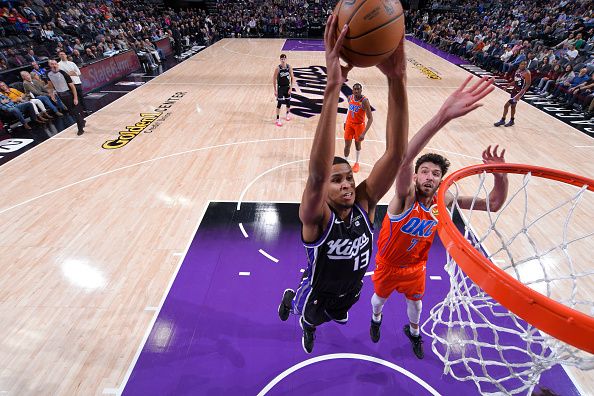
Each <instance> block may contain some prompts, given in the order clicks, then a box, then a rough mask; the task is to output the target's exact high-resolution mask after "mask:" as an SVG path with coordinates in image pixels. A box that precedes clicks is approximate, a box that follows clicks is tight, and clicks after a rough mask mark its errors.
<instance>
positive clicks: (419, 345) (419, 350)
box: [404, 324, 425, 359]
mask: <svg viewBox="0 0 594 396" xmlns="http://www.w3.org/2000/svg"><path fill="white" fill-rule="evenodd" d="M404 334H406V336H407V337H408V339H409V340H410V342H411V344H412V348H413V352H414V353H415V355H416V356H417V357H418V358H419V359H423V358H424V357H425V352H423V337H421V334H420V333H419V336H418V337H415V336H414V335H412V334H411V333H410V325H409V324H407V325H405V326H404Z"/></svg>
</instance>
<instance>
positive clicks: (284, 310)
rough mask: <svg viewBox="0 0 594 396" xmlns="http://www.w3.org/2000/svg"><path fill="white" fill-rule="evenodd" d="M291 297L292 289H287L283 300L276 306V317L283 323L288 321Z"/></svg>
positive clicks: (293, 294) (293, 293) (293, 295)
mask: <svg viewBox="0 0 594 396" xmlns="http://www.w3.org/2000/svg"><path fill="white" fill-rule="evenodd" d="M293 297H295V292H294V291H293V289H287V290H285V292H284V293H283V300H282V301H281V303H280V305H279V306H278V317H279V318H280V320H282V321H283V322H284V321H286V320H287V319H289V314H290V313H291V308H292V307H291V301H293Z"/></svg>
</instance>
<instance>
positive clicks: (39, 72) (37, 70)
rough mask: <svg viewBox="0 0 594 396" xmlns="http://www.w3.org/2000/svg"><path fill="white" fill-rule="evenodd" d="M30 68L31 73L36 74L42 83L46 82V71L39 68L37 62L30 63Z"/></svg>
mask: <svg viewBox="0 0 594 396" xmlns="http://www.w3.org/2000/svg"><path fill="white" fill-rule="evenodd" d="M31 67H33V70H32V71H31V73H33V74H37V75H38V76H39V77H40V78H41V79H42V80H43V81H47V71H46V70H45V68H43V67H41V66H39V63H37V62H31Z"/></svg>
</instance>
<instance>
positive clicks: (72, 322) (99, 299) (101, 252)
mask: <svg viewBox="0 0 594 396" xmlns="http://www.w3.org/2000/svg"><path fill="white" fill-rule="evenodd" d="M283 42H284V40H249V39H237V40H230V39H229V40H223V41H221V42H218V43H217V44H215V45H213V46H212V47H209V48H207V49H206V50H204V51H202V52H201V53H199V54H197V55H196V56H194V57H192V58H190V59H188V60H187V61H185V62H183V63H182V64H180V65H179V66H177V67H175V68H173V69H171V70H169V71H167V72H166V73H165V74H164V75H162V76H160V77H159V78H156V79H154V80H152V81H150V82H149V83H147V84H145V85H144V86H142V87H140V88H138V89H136V90H134V91H133V92H131V93H130V94H128V95H125V96H124V97H122V98H121V99H119V100H117V101H116V102H114V103H113V104H111V105H109V106H107V107H105V108H104V109H102V110H101V111H99V112H97V113H96V114H93V115H92V116H91V117H89V118H88V120H87V122H88V124H87V127H86V128H85V130H86V131H87V133H85V134H84V135H83V136H82V137H77V136H76V131H75V129H73V128H70V129H68V130H66V131H64V132H62V133H61V134H59V135H57V136H56V137H53V138H51V139H49V140H48V141H46V142H45V143H43V144H41V145H40V146H39V147H36V148H35V149H33V150H30V151H28V152H26V153H25V154H23V155H22V156H20V157H18V158H16V159H14V160H12V161H10V162H9V163H8V164H6V165H4V166H2V167H0V177H1V180H2V182H3V184H4V186H3V188H2V194H1V196H0V257H1V265H0V317H1V318H2V326H1V329H0V394H4V393H3V392H6V394H9V395H23V394H32V395H38V394H52V395H55V394H64V395H72V394H85V395H88V394H103V393H104V392H105V393H117V392H118V389H121V387H122V385H123V384H122V381H123V380H124V378H125V376H126V373H127V371H128V370H129V368H130V365H131V364H132V363H133V360H134V358H135V355H136V353H137V351H138V349H139V347H140V346H141V345H140V344H141V342H142V340H143V337H144V335H145V333H146V331H147V328H148V326H149V325H150V323H151V321H152V319H153V317H154V315H155V314H156V313H155V310H156V309H157V308H158V307H159V306H160V304H161V302H162V300H163V298H164V293H165V292H166V290H167V288H168V285H169V284H170V282H171V280H172V276H173V275H174V273H175V271H176V268H177V266H178V264H179V262H180V260H181V259H182V258H183V257H181V255H183V253H184V252H185V250H186V249H187V246H188V243H189V241H190V240H191V238H192V237H193V232H194V231H195V229H196V227H197V224H198V222H199V221H200V219H201V216H202V214H203V212H204V210H205V207H206V205H207V203H208V201H209V200H231V201H237V200H240V199H243V200H252V201H299V199H300V196H301V192H302V188H303V185H304V181H305V177H306V171H307V158H308V153H309V149H310V145H311V138H312V137H313V132H314V130H315V125H316V122H317V117H315V116H314V117H311V118H304V117H295V118H294V119H293V120H292V121H290V122H288V123H286V124H285V125H284V126H283V127H282V128H278V127H276V126H275V125H274V124H273V115H274V108H275V103H274V101H273V87H272V73H273V70H274V68H275V67H276V65H277V64H278V55H279V53H280V50H281V48H282V46H283ZM407 56H408V57H409V58H411V59H414V61H415V63H417V64H421V65H423V66H425V67H428V68H431V69H432V70H434V71H435V72H437V73H438V74H439V75H440V76H441V79H440V80H434V79H429V78H427V77H426V76H425V75H424V74H423V73H421V71H420V70H419V69H418V68H415V67H413V63H412V62H409V64H408V95H409V106H410V130H411V135H412V134H413V133H414V132H415V131H416V130H418V129H419V128H420V127H421V126H422V124H423V123H424V122H426V121H427V120H428V119H429V118H430V117H431V116H432V115H433V114H434V113H435V112H437V110H438V109H439V107H440V105H441V103H442V102H443V100H444V99H445V98H446V97H447V95H448V94H449V93H450V92H451V91H452V90H453V89H454V88H456V87H457V86H458V85H459V84H460V83H461V82H462V80H463V79H464V78H465V77H466V76H467V73H466V72H465V71H463V70H462V69H460V68H457V67H456V66H454V65H451V64H450V63H448V62H446V61H445V60H443V59H441V58H439V57H437V56H435V55H432V54H430V53H429V52H427V51H426V50H423V49H421V48H419V47H417V46H415V45H414V44H411V43H407ZM288 62H289V63H290V64H291V65H292V66H293V67H295V68H307V67H310V66H312V65H323V64H324V63H323V62H324V57H323V53H322V52H288ZM315 70H318V69H315ZM302 72H303V76H307V74H306V73H308V72H310V73H311V72H312V71H311V69H310V70H309V71H308V70H302ZM314 74H315V73H314ZM355 81H358V82H361V83H362V84H363V87H364V88H363V89H364V91H363V92H364V94H365V95H366V96H367V97H369V99H370V101H371V104H372V105H373V106H374V107H375V109H376V111H375V113H374V124H373V126H372V128H371V131H370V133H369V134H368V135H367V140H366V142H365V143H364V148H363V154H362V158H361V160H362V162H363V163H365V164H373V163H374V162H375V160H376V159H377V158H378V157H379V155H380V153H381V152H382V151H383V148H384V144H383V140H384V131H385V117H386V107H387V100H386V99H387V96H386V95H387V92H386V84H385V81H384V79H383V77H382V75H381V74H380V73H379V71H377V70H376V69H356V70H353V71H352V72H351V80H350V81H349V85H350V86H352V84H353V83H354V82H355ZM182 93H183V94H182ZM301 94H302V96H308V97H310V98H311V99H321V96H320V95H315V93H307V94H304V93H303V92H301ZM506 98H507V94H505V93H504V92H502V91H497V92H494V93H493V94H491V95H490V96H489V97H488V98H487V99H486V100H485V101H484V104H485V106H484V107H482V108H481V109H479V110H477V111H475V112H473V113H472V114H470V115H468V116H466V117H465V118H463V119H461V120H458V121H455V122H452V123H451V124H449V125H447V126H446V127H445V128H444V130H443V131H442V132H441V133H440V134H439V135H437V136H436V137H435V138H434V139H433V141H432V142H431V143H430V144H429V146H430V148H432V149H434V150H440V152H442V153H445V154H447V156H448V157H449V159H450V160H451V162H452V168H453V169H457V168H459V167H462V166H467V165H471V164H475V163H478V162H479V158H480V153H481V151H482V150H483V149H484V148H485V147H486V146H487V145H489V144H500V145H502V146H504V147H506V148H507V149H508V154H507V159H508V161H509V162H518V163H531V164H535V165H541V166H547V167H552V168H558V169H562V170H566V171H569V172H574V173H579V174H583V175H587V176H588V175H589V176H591V175H593V174H594V164H593V163H592V161H591V158H592V153H593V149H594V143H593V142H592V140H591V139H590V138H588V137H587V136H585V135H583V134H581V133H579V132H578V131H575V130H574V129H572V128H570V127H568V126H566V125H564V124H562V123H560V122H558V121H556V120H555V119H553V118H551V117H549V116H546V115H545V114H543V113H542V112H540V111H538V110H536V109H534V108H532V107H531V106H529V105H526V104H520V105H519V106H518V110H519V112H518V115H517V118H516V122H517V124H516V126H515V127H513V128H505V129H504V128H499V129H496V128H494V127H493V126H492V123H493V122H494V121H496V120H497V119H498V118H499V117H500V111H501V107H502V105H503V103H504V101H505V100H506ZM160 106H161V107H160ZM341 106H342V107H344V103H343V104H341ZM313 107H315V106H313ZM156 109H160V110H161V112H162V113H163V114H161V115H159V117H157V118H156V119H154V120H153V118H154V117H155V115H154V113H155V110H156ZM165 110H166V111H165ZM141 114H142V115H141ZM147 114H148V115H147ZM150 114H153V115H152V116H151V115H150ZM151 117H153V118H151ZM142 120H144V124H142V123H141V121H142ZM151 120H152V121H151ZM149 121H150V122H152V123H151V124H149ZM338 122H339V123H342V117H340V116H339V121H338ZM136 123H141V125H140V126H139V127H137V128H142V127H143V126H146V129H145V130H144V132H140V133H138V134H137V135H136V134H135V133H132V134H130V133H123V136H124V137H126V138H127V139H129V138H132V137H134V138H133V139H132V140H129V141H127V144H125V145H124V146H123V147H120V148H116V149H104V148H102V145H104V144H105V142H107V141H112V140H115V139H117V138H118V136H119V134H118V132H119V131H126V129H125V127H126V126H133V125H135V124H136ZM157 124H158V125H157ZM147 125H148V126H147ZM153 127H154V129H151V128H153ZM336 130H337V138H339V137H340V136H341V134H340V126H339V125H337V128H336ZM145 132H149V133H145ZM121 143H122V141H120V142H119V143H117V142H116V143H111V146H117V145H119V144H121ZM341 151H342V143H341V141H340V140H337V153H340V152H341ZM369 170H370V168H369V167H368V166H362V170H361V172H360V173H359V174H357V175H356V179H357V180H358V181H361V180H363V179H364V178H365V177H366V176H367V175H368V172H369ZM548 198H549V197H547V196H541V197H540V200H541V201H540V202H541V203H543V204H546V203H547V202H546V201H547V200H548ZM384 202H386V198H384ZM591 202H592V201H591V199H590V205H592V203H591ZM591 207H592V206H590V208H591ZM590 213H592V211H590ZM552 226H556V223H553V225H552ZM590 298H591V294H590ZM576 377H578V379H579V382H580V383H581V384H582V387H583V388H584V389H592V388H593V387H594V379H593V378H594V375H593V374H592V373H577V374H576Z"/></svg>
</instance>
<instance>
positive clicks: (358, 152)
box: [355, 150, 361, 163]
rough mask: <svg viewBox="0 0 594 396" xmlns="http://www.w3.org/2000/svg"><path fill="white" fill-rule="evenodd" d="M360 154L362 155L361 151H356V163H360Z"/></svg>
mask: <svg viewBox="0 0 594 396" xmlns="http://www.w3.org/2000/svg"><path fill="white" fill-rule="evenodd" d="M359 154H361V150H355V162H357V163H358V162H359Z"/></svg>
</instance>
